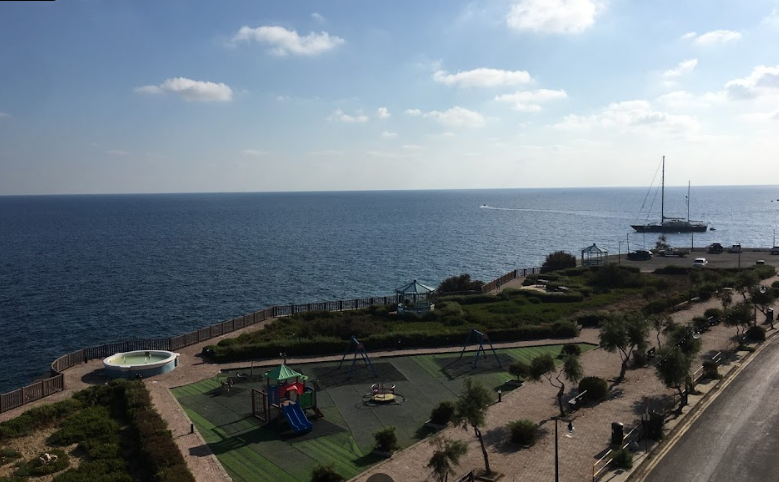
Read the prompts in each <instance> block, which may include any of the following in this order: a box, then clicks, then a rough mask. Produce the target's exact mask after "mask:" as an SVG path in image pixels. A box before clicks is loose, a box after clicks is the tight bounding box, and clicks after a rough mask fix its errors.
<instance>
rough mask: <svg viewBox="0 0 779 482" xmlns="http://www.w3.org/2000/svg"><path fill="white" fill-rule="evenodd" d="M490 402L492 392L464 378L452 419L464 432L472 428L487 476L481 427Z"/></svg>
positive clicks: (486, 461)
mask: <svg viewBox="0 0 779 482" xmlns="http://www.w3.org/2000/svg"><path fill="white" fill-rule="evenodd" d="M492 400H493V396H492V392H490V391H489V390H488V389H487V388H486V387H485V386H484V385H483V384H482V383H481V382H479V381H478V380H472V379H471V378H466V379H465V381H464V382H463V391H462V393H461V394H460V397H459V398H458V399H457V402H456V403H455V411H454V417H452V422H453V423H454V425H455V426H457V427H462V428H464V429H466V430H467V429H468V427H469V426H470V427H472V428H473V433H474V435H476V438H477V439H478V440H479V444H480V445H481V453H482V455H483V456H484V471H485V472H486V473H487V474H491V473H492V469H490V460H489V455H488V454H487V447H486V446H485V445H484V437H483V435H482V433H481V427H483V426H484V421H485V417H486V415H487V408H488V407H489V405H490V403H491V402H492Z"/></svg>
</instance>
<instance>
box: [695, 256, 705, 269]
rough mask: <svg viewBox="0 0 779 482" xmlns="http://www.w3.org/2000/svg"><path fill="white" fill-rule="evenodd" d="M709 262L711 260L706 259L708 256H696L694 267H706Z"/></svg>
mask: <svg viewBox="0 0 779 482" xmlns="http://www.w3.org/2000/svg"><path fill="white" fill-rule="evenodd" d="M708 264H709V262H708V261H707V260H706V258H695V261H693V262H692V267H693V268H705V267H706V265H708Z"/></svg>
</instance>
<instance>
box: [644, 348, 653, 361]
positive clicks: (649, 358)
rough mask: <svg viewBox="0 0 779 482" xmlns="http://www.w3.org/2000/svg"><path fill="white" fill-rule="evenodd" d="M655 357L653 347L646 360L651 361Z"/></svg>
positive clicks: (648, 351)
mask: <svg viewBox="0 0 779 482" xmlns="http://www.w3.org/2000/svg"><path fill="white" fill-rule="evenodd" d="M654 357H655V347H652V348H650V349H649V350H647V351H646V359H647V360H651V359H652V358H654Z"/></svg>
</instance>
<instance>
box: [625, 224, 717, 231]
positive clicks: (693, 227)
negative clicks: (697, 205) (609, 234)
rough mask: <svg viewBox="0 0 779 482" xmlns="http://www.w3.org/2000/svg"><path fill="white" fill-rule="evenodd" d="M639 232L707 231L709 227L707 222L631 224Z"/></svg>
mask: <svg viewBox="0 0 779 482" xmlns="http://www.w3.org/2000/svg"><path fill="white" fill-rule="evenodd" d="M630 227H631V228H633V229H635V230H636V232H638V233H705V232H706V230H707V229H708V227H709V226H708V225H706V224H690V225H686V226H680V225H665V224H638V225H631V226H630Z"/></svg>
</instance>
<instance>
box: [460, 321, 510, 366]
mask: <svg viewBox="0 0 779 482" xmlns="http://www.w3.org/2000/svg"><path fill="white" fill-rule="evenodd" d="M471 338H474V342H478V343H479V347H478V348H477V349H476V358H474V359H473V368H476V367H477V366H478V364H479V356H480V355H481V354H482V353H484V357H485V358H486V357H487V350H485V349H484V343H485V342H486V343H487V344H489V345H490V350H492V354H493V355H495V360H497V361H498V366H500V367H501V368H503V364H502V363H501V362H500V358H499V357H498V353H497V352H496V351H495V348H494V347H493V346H492V343H491V342H490V337H489V336H487V334H486V333H482V332H480V331H479V330H477V329H475V328H471V331H470V332H469V333H468V338H466V339H465V344H463V351H461V352H460V358H458V359H457V360H458V361H459V360H462V358H463V355H464V354H465V350H467V349H468V345H469V344H470V343H471Z"/></svg>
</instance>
